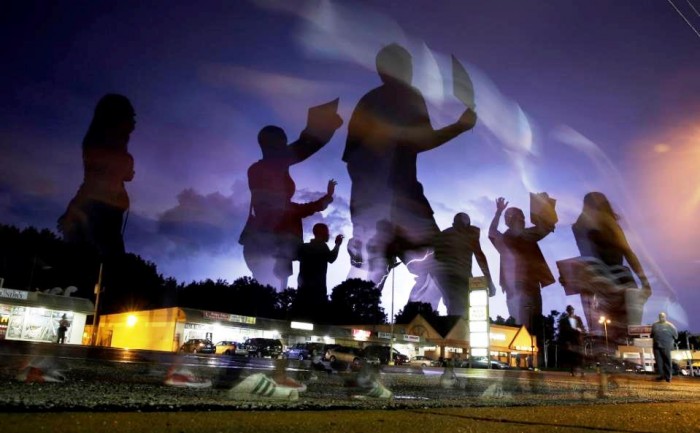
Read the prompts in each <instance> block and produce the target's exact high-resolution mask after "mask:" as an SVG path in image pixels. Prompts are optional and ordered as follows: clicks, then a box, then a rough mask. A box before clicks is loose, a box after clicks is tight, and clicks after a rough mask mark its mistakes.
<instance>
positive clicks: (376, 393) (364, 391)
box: [351, 381, 394, 399]
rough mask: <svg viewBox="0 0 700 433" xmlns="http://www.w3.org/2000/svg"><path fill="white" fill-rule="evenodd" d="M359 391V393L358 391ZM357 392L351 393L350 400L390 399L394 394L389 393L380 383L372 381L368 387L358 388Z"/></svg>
mask: <svg viewBox="0 0 700 433" xmlns="http://www.w3.org/2000/svg"><path fill="white" fill-rule="evenodd" d="M360 390H361V391H360ZM358 391H359V392H353V393H351V397H352V398H358V399H365V398H378V399H390V398H391V397H393V396H394V394H393V393H392V392H391V391H389V389H387V388H386V387H385V386H384V385H382V384H381V383H379V382H377V381H374V382H372V384H371V386H370V387H367V388H365V387H359V389H358Z"/></svg>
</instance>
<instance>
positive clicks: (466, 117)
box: [457, 108, 476, 130]
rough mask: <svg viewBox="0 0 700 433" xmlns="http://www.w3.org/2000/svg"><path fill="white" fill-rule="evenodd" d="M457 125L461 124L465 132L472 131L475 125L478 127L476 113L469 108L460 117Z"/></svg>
mask: <svg viewBox="0 0 700 433" xmlns="http://www.w3.org/2000/svg"><path fill="white" fill-rule="evenodd" d="M457 123H459V124H460V125H461V126H462V127H463V128H464V129H465V130H469V129H472V128H473V127H474V125H476V112H475V111H474V110H472V109H471V108H467V109H466V110H464V113H462V115H461V116H459V120H457Z"/></svg>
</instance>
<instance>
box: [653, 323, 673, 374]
mask: <svg viewBox="0 0 700 433" xmlns="http://www.w3.org/2000/svg"><path fill="white" fill-rule="evenodd" d="M651 338H652V339H653V340H654V343H653V344H654V361H656V368H657V371H658V372H659V376H658V377H657V378H656V380H665V381H666V382H670V381H671V376H673V365H672V362H671V351H672V350H673V345H674V343H675V341H676V339H677V338H678V330H677V329H676V327H675V326H674V325H673V323H671V322H669V321H668V320H666V313H659V320H658V321H657V322H654V324H653V325H651Z"/></svg>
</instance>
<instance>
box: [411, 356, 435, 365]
mask: <svg viewBox="0 0 700 433" xmlns="http://www.w3.org/2000/svg"><path fill="white" fill-rule="evenodd" d="M408 365H410V366H412V367H434V366H436V365H437V361H434V360H432V359H430V358H428V357H427V356H423V355H417V356H414V357H413V358H411V359H410V360H409V361H408Z"/></svg>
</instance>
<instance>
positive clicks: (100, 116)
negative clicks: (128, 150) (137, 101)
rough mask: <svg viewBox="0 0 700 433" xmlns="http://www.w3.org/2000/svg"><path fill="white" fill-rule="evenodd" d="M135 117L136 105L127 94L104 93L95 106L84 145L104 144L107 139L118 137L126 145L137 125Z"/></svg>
mask: <svg viewBox="0 0 700 433" xmlns="http://www.w3.org/2000/svg"><path fill="white" fill-rule="evenodd" d="M135 117H136V112H135V111H134V107H133V106H132V105H131V102H130V101H129V99H128V98H127V97H126V96H123V95H117V94H115V93H109V94H107V95H104V96H103V97H102V98H101V99H100V100H99V102H98V103H97V106H96V107H95V114H94V116H93V118H92V122H90V127H89V128H88V132H87V134H86V135H85V138H84V139H83V147H90V146H103V145H105V144H106V143H105V140H107V139H117V141H118V142H120V143H121V142H123V145H124V146H126V142H128V140H129V134H131V133H132V132H133V131H134V128H135V127H136V120H135Z"/></svg>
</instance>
